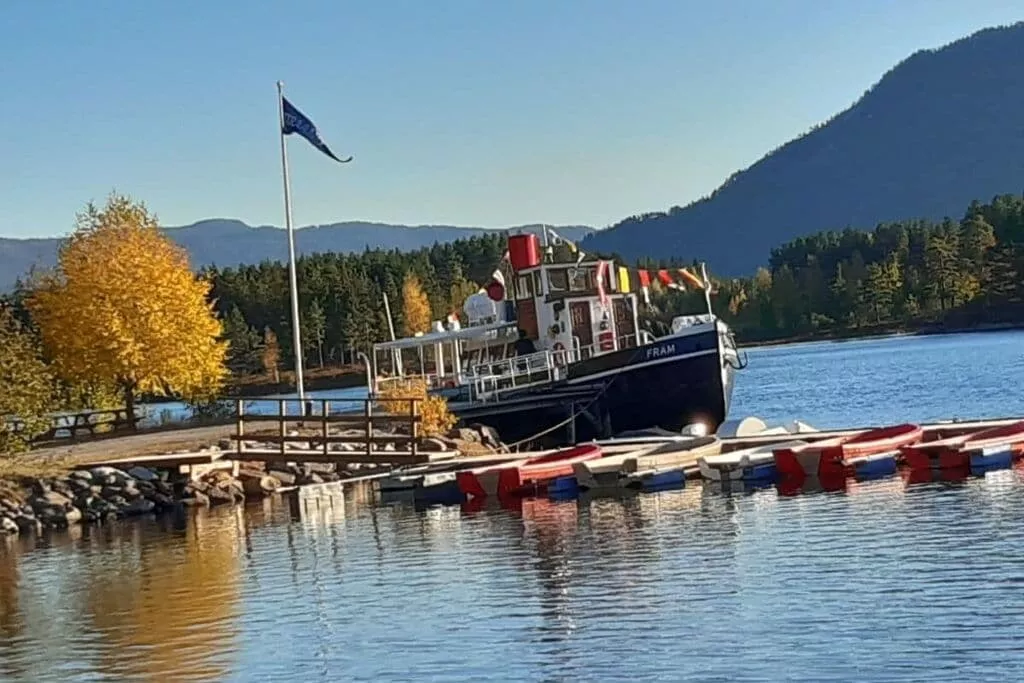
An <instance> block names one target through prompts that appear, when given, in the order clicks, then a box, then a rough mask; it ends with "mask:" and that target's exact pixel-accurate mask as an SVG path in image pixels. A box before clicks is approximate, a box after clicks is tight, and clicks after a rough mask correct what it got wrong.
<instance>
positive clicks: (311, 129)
mask: <svg viewBox="0 0 1024 683" xmlns="http://www.w3.org/2000/svg"><path fill="white" fill-rule="evenodd" d="M281 99H282V100H283V101H284V127H283V128H282V129H281V132H282V133H284V134H285V135H291V134H292V133H298V134H299V135H301V136H302V137H304V138H306V140H308V141H309V144H311V145H313V146H314V147H316V148H317V149H318V150H320V151H321V152H323V153H324V154H326V155H327V156H329V157H330V158H332V159H334V160H335V161H337V162H340V163H343V164H346V163H348V162H350V161H352V157H349V158H347V159H339V158H338V157H336V156H334V152H332V151H331V150H330V148H329V147H328V146H327V145H326V144H324V141H323V140H321V139H320V134H319V133H317V132H316V126H314V125H313V122H312V121H310V120H309V119H308V118H307V117H306V115H305V114H303V113H302V112H301V111H299V110H298V109H296V108H295V107H294V106H293V105H292V103H291V102H289V101H288V98H286V97H282V98H281Z"/></svg>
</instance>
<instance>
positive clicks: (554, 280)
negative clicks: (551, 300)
mask: <svg viewBox="0 0 1024 683" xmlns="http://www.w3.org/2000/svg"><path fill="white" fill-rule="evenodd" d="M548 289H549V290H550V291H551V293H552V294H562V293H565V292H568V291H569V275H568V273H566V272H565V269H564V268H559V269H557V270H549V271H548Z"/></svg>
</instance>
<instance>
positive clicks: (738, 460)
mask: <svg viewBox="0 0 1024 683" xmlns="http://www.w3.org/2000/svg"><path fill="white" fill-rule="evenodd" d="M805 445H807V442H806V441H800V440H794V441H786V442H784V443H780V444H764V445H761V446H752V447H750V448H743V449H740V450H737V451H730V452H728V453H719V454H718V455H708V456H706V457H701V458H700V459H698V461H697V466H698V467H699V468H700V474H701V476H702V477H704V478H705V479H708V480H710V481H723V480H734V481H739V480H745V481H754V480H761V479H766V480H767V479H773V478H774V477H775V473H776V470H775V455H774V451H775V450H776V449H784V448H800V447H802V446H805Z"/></svg>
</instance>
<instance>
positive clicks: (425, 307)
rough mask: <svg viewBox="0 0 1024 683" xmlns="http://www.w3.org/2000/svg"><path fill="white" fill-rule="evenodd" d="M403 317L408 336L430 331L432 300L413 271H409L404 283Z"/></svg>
mask: <svg viewBox="0 0 1024 683" xmlns="http://www.w3.org/2000/svg"><path fill="white" fill-rule="evenodd" d="M402 319H403V320H404V321H405V334H406V336H410V337H411V336H412V335H414V334H416V333H417V332H429V331H430V300H429V299H428V298H427V295H426V293H425V292H424V291H423V286H422V285H421V284H420V279H419V278H418V277H416V276H415V275H414V274H413V273H407V274H406V276H405V281H404V282H403V283H402Z"/></svg>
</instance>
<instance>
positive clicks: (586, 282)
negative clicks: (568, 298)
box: [568, 268, 597, 292]
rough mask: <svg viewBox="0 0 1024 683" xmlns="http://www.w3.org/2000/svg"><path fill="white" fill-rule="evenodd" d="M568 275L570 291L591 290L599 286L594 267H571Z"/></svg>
mask: <svg viewBox="0 0 1024 683" xmlns="http://www.w3.org/2000/svg"><path fill="white" fill-rule="evenodd" d="M568 275H569V291H570V292H591V291H593V290H594V289H596V288H597V285H596V284H595V283H594V270H593V268H570V269H569V272H568Z"/></svg>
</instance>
